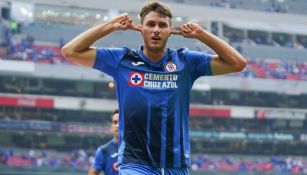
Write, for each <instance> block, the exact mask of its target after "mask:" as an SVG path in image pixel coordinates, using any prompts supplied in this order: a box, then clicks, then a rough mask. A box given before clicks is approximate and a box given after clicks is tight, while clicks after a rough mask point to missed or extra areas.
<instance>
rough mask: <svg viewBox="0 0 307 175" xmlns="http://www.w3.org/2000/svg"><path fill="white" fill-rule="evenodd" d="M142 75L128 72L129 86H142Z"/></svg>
mask: <svg viewBox="0 0 307 175" xmlns="http://www.w3.org/2000/svg"><path fill="white" fill-rule="evenodd" d="M143 83H144V73H139V72H130V77H129V85H130V86H143Z"/></svg>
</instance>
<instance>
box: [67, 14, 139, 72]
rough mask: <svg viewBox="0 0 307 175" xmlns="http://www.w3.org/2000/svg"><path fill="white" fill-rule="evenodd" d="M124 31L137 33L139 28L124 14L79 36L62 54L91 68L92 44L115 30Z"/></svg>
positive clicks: (92, 58) (92, 63)
mask: <svg viewBox="0 0 307 175" xmlns="http://www.w3.org/2000/svg"><path fill="white" fill-rule="evenodd" d="M126 29H132V30H137V31H139V27H137V26H134V25H133V24H132V19H131V18H130V17H129V16H128V15H127V14H126V13H125V14H122V15H119V16H116V17H114V18H113V19H112V20H110V21H109V22H107V23H104V24H100V25H98V26H95V27H92V28H90V29H89V30H87V31H85V32H83V33H81V34H79V35H78V36H76V37H75V38H74V39H72V40H71V41H70V42H68V43H67V44H66V45H65V46H64V47H63V48H62V54H63V56H64V57H65V58H66V59H67V60H69V61H72V62H74V63H78V64H81V65H84V66H88V67H93V65H94V63H95V58H96V49H95V48H94V47H91V46H92V45H93V44H94V42H96V41H97V40H98V39H100V38H103V37H104V36H106V35H108V34H110V33H112V32H114V31H116V30H126Z"/></svg>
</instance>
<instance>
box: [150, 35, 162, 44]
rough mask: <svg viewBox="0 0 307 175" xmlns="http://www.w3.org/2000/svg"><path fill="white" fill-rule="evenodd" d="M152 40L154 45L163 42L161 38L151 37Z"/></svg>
mask: <svg viewBox="0 0 307 175" xmlns="http://www.w3.org/2000/svg"><path fill="white" fill-rule="evenodd" d="M151 40H152V41H153V43H158V42H159V41H160V40H161V38H160V37H159V36H153V37H151Z"/></svg>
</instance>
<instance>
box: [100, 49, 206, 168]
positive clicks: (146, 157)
mask: <svg viewBox="0 0 307 175" xmlns="http://www.w3.org/2000/svg"><path fill="white" fill-rule="evenodd" d="M142 50H143V48H142V47H141V48H140V49H138V50H137V51H131V50H130V49H128V48H125V47H124V48H99V49H97V52H96V61H95V64H94V68H95V69H98V70H100V71H102V72H105V73H106V74H108V75H110V76H112V77H113V78H114V81H115V83H116V91H117V98H118V103H119V140H120V142H119V159H118V160H119V163H137V164H145V165H150V166H153V167H161V168H162V167H165V168H171V167H174V168H180V167H189V166H190V164H191V160H190V138H189V124H188V123H189V100H190V92H191V89H192V85H193V83H194V81H195V80H196V79H197V78H198V77H200V76H203V75H211V74H212V73H211V66H210V63H211V58H212V56H211V55H207V54H204V53H201V52H195V51H189V50H188V49H178V50H173V49H167V50H166V52H165V55H164V57H163V58H162V59H161V60H160V61H158V62H156V63H153V62H152V61H150V60H149V58H147V57H146V56H145V54H144V53H143V51H142Z"/></svg>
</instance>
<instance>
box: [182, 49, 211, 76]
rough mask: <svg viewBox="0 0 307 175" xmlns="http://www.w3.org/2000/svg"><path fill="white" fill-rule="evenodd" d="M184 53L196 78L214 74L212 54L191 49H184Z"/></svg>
mask: <svg viewBox="0 0 307 175" xmlns="http://www.w3.org/2000/svg"><path fill="white" fill-rule="evenodd" d="M183 55H184V57H185V59H186V61H187V63H188V64H189V67H190V71H191V74H192V77H193V79H194V80H196V79H197V78H198V77H200V76H211V75H212V71H211V60H212V55H210V54H206V53H202V52H197V51H189V50H187V49H184V50H183Z"/></svg>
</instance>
